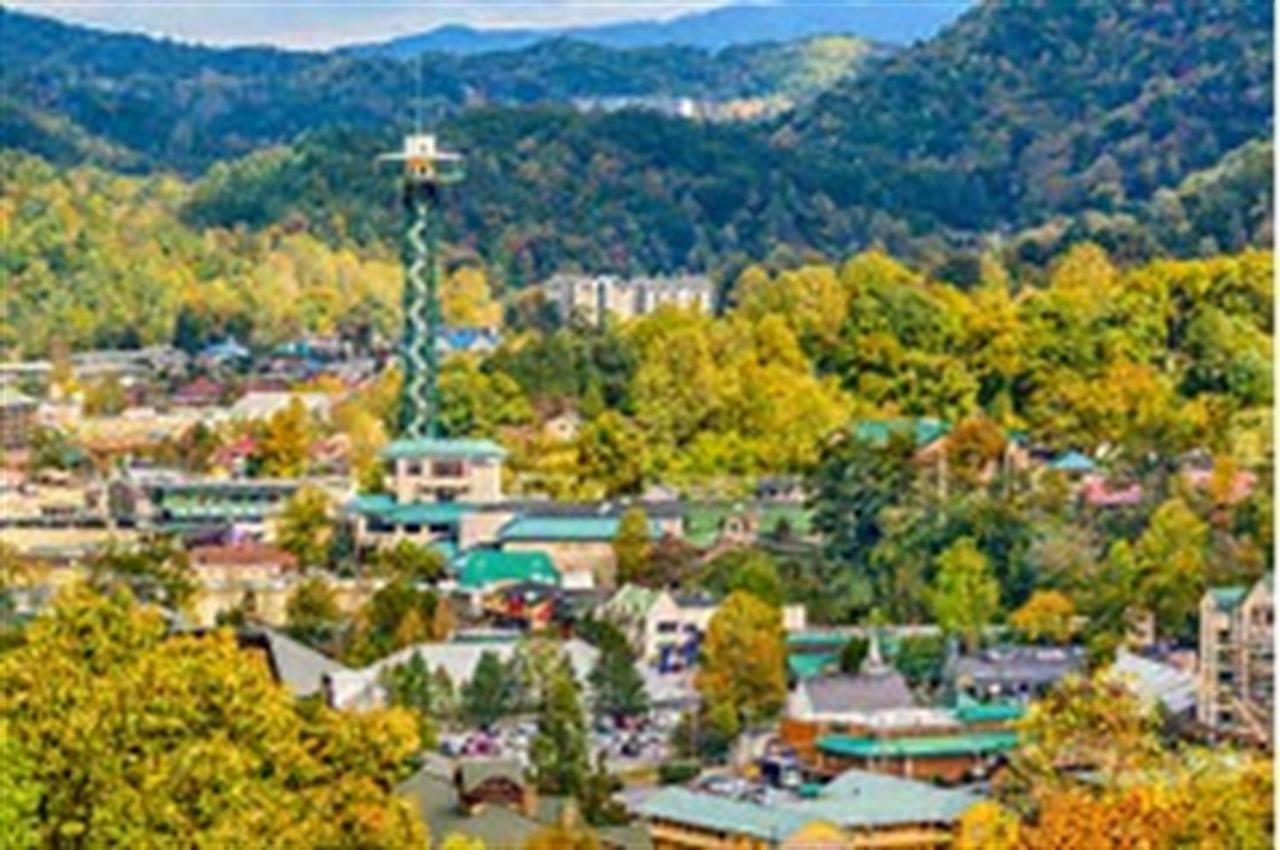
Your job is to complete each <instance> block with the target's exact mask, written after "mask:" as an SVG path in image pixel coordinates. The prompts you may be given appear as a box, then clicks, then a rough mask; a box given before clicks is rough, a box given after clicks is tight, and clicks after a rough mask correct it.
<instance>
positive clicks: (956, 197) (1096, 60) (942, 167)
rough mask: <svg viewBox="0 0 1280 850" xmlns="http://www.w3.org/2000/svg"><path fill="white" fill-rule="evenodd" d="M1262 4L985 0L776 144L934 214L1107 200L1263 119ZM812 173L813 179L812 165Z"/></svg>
mask: <svg viewBox="0 0 1280 850" xmlns="http://www.w3.org/2000/svg"><path fill="white" fill-rule="evenodd" d="M1273 14H1274V7H1273V4H1271V3H1258V2H1252V0H1221V1H1220V2H1214V3H1202V2H1199V0H1170V2H1162V3H1133V2H1129V0H1088V2H1084V0H1082V1H1081V2H1071V3H1063V2H1058V0H1039V1H1038V2H988V3H984V4H983V5H981V6H979V7H977V8H975V9H973V10H971V11H970V12H968V13H966V14H965V15H964V16H963V17H962V18H960V20H958V21H957V22H956V23H955V24H953V25H952V26H951V27H949V28H948V29H947V30H946V31H945V32H943V33H941V34H940V35H939V36H938V37H937V38H935V39H932V40H931V41H929V42H926V43H924V44H919V45H915V46H913V47H911V48H908V49H906V50H903V51H900V52H899V53H898V54H897V55H895V56H894V57H892V58H890V59H888V60H887V61H886V62H884V63H881V64H880V65H879V66H877V68H876V73H875V74H874V75H865V76H863V77H861V78H858V79H849V80H844V81H841V82H840V83H838V84H837V85H836V86H834V87H832V88H831V89H830V90H829V91H827V92H825V93H823V94H822V95H821V96H820V97H819V98H817V99H816V100H815V101H814V102H813V103H811V104H809V105H807V106H805V107H803V108H801V109H798V110H796V111H795V113H794V114H792V115H790V116H788V117H787V119H786V121H785V123H784V125H783V126H782V127H781V128H779V129H778V130H777V131H776V132H775V134H774V141H775V143H776V144H778V145H780V146H783V147H786V148H791V149H795V150H802V151H804V152H805V153H806V155H807V156H808V157H809V158H810V162H811V164H812V168H813V169H814V173H815V174H816V175H823V174H827V173H831V174H840V175H843V182H844V185H845V187H846V191H849V192H850V193H851V195H850V196H849V197H860V196H865V195H864V192H865V189H864V190H862V191H859V190H858V188H857V187H859V186H863V187H867V186H872V185H879V184H882V183H883V181H884V179H885V176H886V175H893V177H894V179H893V186H894V188H893V202H894V203H902V202H903V200H904V199H908V198H909V199H911V200H910V202H909V203H910V204H911V205H912V206H913V207H914V208H915V209H916V211H917V212H918V213H929V214H932V215H935V216H937V217H938V219H939V220H940V221H942V222H944V223H945V224H947V225H948V226H952V227H962V228H965V229H985V228H988V227H991V226H994V225H997V224H1002V225H1008V224H1010V223H1016V224H1019V225H1026V224H1031V223H1034V222H1036V221H1037V220H1040V219H1043V218H1045V217H1047V216H1050V215H1055V214H1062V213H1074V212H1078V211H1082V210H1087V209H1092V210H1098V211H1102V212H1112V211H1120V210H1123V209H1124V208H1125V207H1126V206H1128V205H1132V204H1140V203H1142V202H1144V201H1145V200H1147V199H1148V198H1150V197H1151V196H1152V195H1153V194H1154V193H1155V192H1156V191H1157V190H1158V189H1160V188H1161V187H1173V186H1176V185H1177V184H1178V183H1179V182H1181V181H1182V180H1183V179H1184V178H1186V177H1187V176H1188V175H1189V174H1191V173H1192V172H1193V171H1196V170H1198V169H1204V168H1208V167H1210V166H1212V165H1213V164H1214V163H1216V162H1218V161H1219V160H1220V159H1221V158H1222V157H1224V156H1225V155H1226V154H1227V153H1228V152H1230V151H1231V150H1233V149H1235V148H1237V147H1239V146H1240V145H1243V144H1245V143H1246V142H1249V141H1251V140H1253V139H1256V138H1260V137H1263V136H1266V135H1269V134H1270V132H1271V130H1272V128H1273V116H1272V79H1273V55H1274V46H1273V43H1272V17H1273ZM816 182H818V183H824V182H825V183H829V182H831V181H830V180H827V179H824V178H822V177H821V176H819V177H818V178H817V181H816Z"/></svg>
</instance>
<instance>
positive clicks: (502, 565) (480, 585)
mask: <svg viewBox="0 0 1280 850" xmlns="http://www.w3.org/2000/svg"><path fill="white" fill-rule="evenodd" d="M520 582H539V583H543V584H551V585H558V584H560V572H559V571H558V570H557V569H556V568H555V567H554V566H553V565H552V563H551V558H550V557H548V556H547V554H546V553H545V552H503V551H500V550H497V549H472V550H471V551H469V552H467V553H466V554H465V555H463V556H462V558H461V559H460V562H459V565H458V585H459V586H460V587H462V588H464V589H467V590H481V589H485V588H490V587H494V586H496V585H501V584H516V583H520Z"/></svg>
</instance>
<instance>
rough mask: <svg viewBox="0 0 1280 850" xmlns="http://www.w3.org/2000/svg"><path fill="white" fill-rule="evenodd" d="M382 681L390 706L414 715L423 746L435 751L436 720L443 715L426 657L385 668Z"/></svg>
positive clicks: (414, 654)
mask: <svg viewBox="0 0 1280 850" xmlns="http://www.w3.org/2000/svg"><path fill="white" fill-rule="evenodd" d="M379 678H380V680H381V683H382V687H383V690H384V691H385V692H386V695H387V704H388V705H393V706H397V707H399V708H404V709H406V710H408V711H410V712H412V713H413V716H414V717H415V718H416V719H417V721H418V740H419V742H420V745H421V746H422V748H423V749H433V748H434V747H435V745H436V735H437V729H436V722H435V719H434V718H435V717H436V716H438V715H439V714H440V708H441V706H440V700H439V699H438V698H437V697H436V694H435V686H436V681H435V678H434V677H433V676H432V675H431V671H430V670H428V669H427V663H426V662H425V661H423V660H422V653H419V652H415V653H413V655H411V656H409V660H408V661H406V662H404V663H403V664H395V665H392V666H390V667H387V668H385V669H384V670H383V671H382V673H381V675H380V677H379Z"/></svg>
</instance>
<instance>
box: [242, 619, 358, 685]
mask: <svg viewBox="0 0 1280 850" xmlns="http://www.w3.org/2000/svg"><path fill="white" fill-rule="evenodd" d="M262 636H263V638H265V639H266V642H267V651H268V652H269V653H270V655H271V669H272V670H273V671H274V672H275V675H276V678H277V679H279V680H280V682H281V683H282V684H284V685H286V686H288V688H289V690H291V691H293V694H294V696H299V697H305V696H310V695H311V694H315V693H319V692H320V691H321V689H322V688H323V686H324V677H325V675H326V674H332V673H337V672H339V671H346V670H347V667H346V666H345V665H344V664H342V663H341V662H339V661H334V660H333V659H332V658H329V657H328V656H327V655H322V654H321V653H319V652H316V651H315V650H314V649H312V648H311V647H309V646H307V645H306V644H304V643H300V642H298V641H296V640H294V639H293V638H291V637H289V636H288V635H286V634H284V633H283V632H277V631H275V630H273V629H262Z"/></svg>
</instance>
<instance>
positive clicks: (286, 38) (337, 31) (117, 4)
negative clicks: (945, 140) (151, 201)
mask: <svg viewBox="0 0 1280 850" xmlns="http://www.w3.org/2000/svg"><path fill="white" fill-rule="evenodd" d="M727 2H728V0H721V2H715V0H542V2H532V0H470V2H465V0H67V1H66V2H63V0H10V2H8V3H7V5H9V6H11V7H13V8H17V9H23V10H25V11H30V12H37V13H39V14H44V15H50V16H53V17H57V18H61V19H63V20H67V21H73V22H76V23H82V24H89V25H91V26H97V27H102V28H104V29H112V30H127V31H133V32H145V33H149V34H152V35H164V36H169V37H172V38H176V39H180V40H183V41H191V42H199V43H204V44H218V45H225V44H274V45H278V46H282V47H293V48H312V47H331V46H333V45H337V44H350V43H356V42H362V41H377V40H381V39H385V38H389V37H392V36H397V35H405V34H407V33H416V32H422V31H424V30H429V29H432V28H434V27H437V26H440V25H442V24H450V23H464V24H470V25H473V26H480V27H516V26H535V27H536V26H562V25H567V24H590V23H600V22H604V21H617V20H638V19H665V18H671V17H674V16H676V15H679V14H682V13H685V12H690V11H695V10H699V9H709V8H715V7H717V6H723V5H726V3H727ZM819 2H821V0H819ZM828 2H830V0H828Z"/></svg>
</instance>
